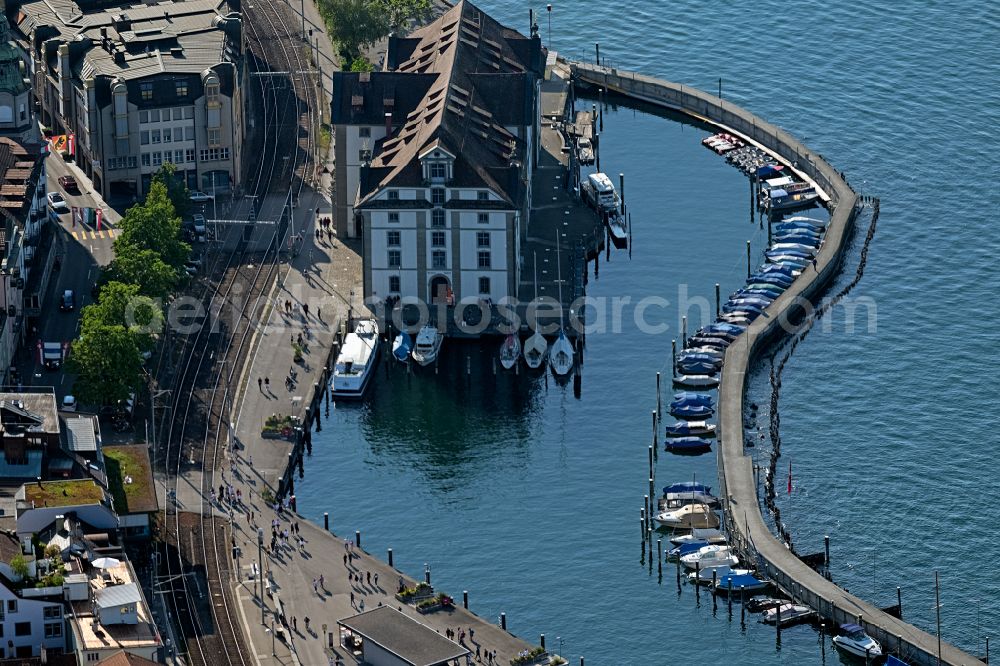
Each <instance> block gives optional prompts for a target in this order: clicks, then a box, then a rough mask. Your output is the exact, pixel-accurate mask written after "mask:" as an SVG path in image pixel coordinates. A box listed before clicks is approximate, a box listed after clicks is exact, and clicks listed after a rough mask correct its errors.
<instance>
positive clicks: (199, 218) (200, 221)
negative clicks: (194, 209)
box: [192, 214, 208, 236]
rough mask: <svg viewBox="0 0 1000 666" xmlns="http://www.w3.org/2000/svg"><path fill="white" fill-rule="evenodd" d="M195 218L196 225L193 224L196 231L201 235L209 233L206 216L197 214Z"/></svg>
mask: <svg viewBox="0 0 1000 666" xmlns="http://www.w3.org/2000/svg"><path fill="white" fill-rule="evenodd" d="M193 218H194V225H193V226H192V228H193V229H194V232H195V233H196V234H198V235H199V236H204V235H205V234H207V233H208V224H207V223H206V221H205V216H204V215H199V214H195V215H194V216H193Z"/></svg>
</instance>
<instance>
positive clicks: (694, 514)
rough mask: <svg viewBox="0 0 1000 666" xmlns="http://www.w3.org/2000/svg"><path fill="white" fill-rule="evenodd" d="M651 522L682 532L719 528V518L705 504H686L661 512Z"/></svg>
mask: <svg viewBox="0 0 1000 666" xmlns="http://www.w3.org/2000/svg"><path fill="white" fill-rule="evenodd" d="M653 520H655V521H656V522H657V524H659V525H662V526H663V527H672V528H674V529H682V530H689V529H692V528H695V527H701V528H709V527H710V528H717V527H718V526H719V516H718V515H717V514H716V513H715V511H712V508H711V507H709V506H708V505H707V504H688V505H686V506H682V507H681V508H679V509H673V510H671V511H663V512H661V513H658V514H656V516H655V517H654V518H653Z"/></svg>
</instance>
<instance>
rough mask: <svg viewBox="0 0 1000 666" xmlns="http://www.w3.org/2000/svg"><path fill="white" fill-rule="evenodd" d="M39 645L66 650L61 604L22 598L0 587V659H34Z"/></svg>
mask: <svg viewBox="0 0 1000 666" xmlns="http://www.w3.org/2000/svg"><path fill="white" fill-rule="evenodd" d="M43 645H44V646H45V648H46V649H48V650H65V649H66V622H65V620H64V619H63V609H62V604H61V603H52V602H49V601H38V600H35V599H22V598H21V597H19V596H17V595H16V594H14V592H12V591H11V590H9V589H7V586H6V585H3V584H0V659H10V658H13V657H37V656H39V654H40V652H41V646H43Z"/></svg>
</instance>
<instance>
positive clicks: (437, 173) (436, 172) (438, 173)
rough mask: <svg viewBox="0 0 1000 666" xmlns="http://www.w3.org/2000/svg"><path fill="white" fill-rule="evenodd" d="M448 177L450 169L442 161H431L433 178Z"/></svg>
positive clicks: (442, 178) (441, 178)
mask: <svg viewBox="0 0 1000 666" xmlns="http://www.w3.org/2000/svg"><path fill="white" fill-rule="evenodd" d="M447 177H448V169H447V168H445V165H444V164H443V163H441V162H433V163H431V180H444V179H445V178H447Z"/></svg>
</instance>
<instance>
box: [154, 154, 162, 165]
mask: <svg viewBox="0 0 1000 666" xmlns="http://www.w3.org/2000/svg"><path fill="white" fill-rule="evenodd" d="M162 163H163V155H162V154H161V153H159V152H156V153H153V166H155V167H158V166H160V165H161V164H162Z"/></svg>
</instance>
